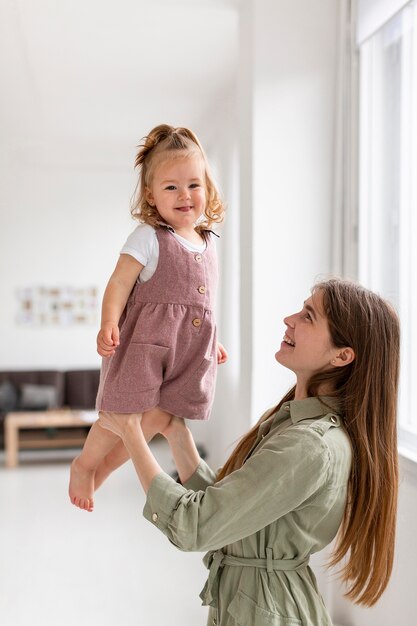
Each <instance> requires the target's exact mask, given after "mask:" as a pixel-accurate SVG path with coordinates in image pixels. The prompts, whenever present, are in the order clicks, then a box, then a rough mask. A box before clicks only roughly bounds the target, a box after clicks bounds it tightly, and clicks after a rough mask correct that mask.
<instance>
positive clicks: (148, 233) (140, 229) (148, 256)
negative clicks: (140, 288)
mask: <svg viewBox="0 0 417 626" xmlns="http://www.w3.org/2000/svg"><path fill="white" fill-rule="evenodd" d="M168 232H170V233H171V234H172V236H173V237H175V239H176V240H177V241H179V243H180V244H181V245H182V246H184V248H187V250H190V251H191V252H204V250H205V249H206V243H205V242H204V243H201V244H195V243H192V242H191V241H188V239H184V237H180V235H177V233H176V232H174V231H173V230H169V231H168ZM120 254H130V256H133V258H134V259H136V261H139V263H141V264H142V265H144V266H145V267H144V268H143V270H142V271H141V273H140V274H139V282H141V283H145V282H146V281H147V280H149V279H150V278H151V277H152V276H153V275H154V273H155V270H156V266H157V265H158V258H159V243H158V237H157V236H156V231H155V229H154V228H153V227H152V226H149V224H139V226H137V227H136V228H135V230H134V231H133V233H131V234H130V235H129V237H128V238H127V240H126V243H125V245H124V246H123V248H122V249H121V250H120Z"/></svg>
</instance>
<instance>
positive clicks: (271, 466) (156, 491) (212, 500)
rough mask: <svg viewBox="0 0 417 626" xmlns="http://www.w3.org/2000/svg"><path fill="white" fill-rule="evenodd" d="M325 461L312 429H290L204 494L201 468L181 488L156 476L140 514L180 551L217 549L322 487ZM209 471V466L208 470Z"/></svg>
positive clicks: (322, 447)
mask: <svg viewBox="0 0 417 626" xmlns="http://www.w3.org/2000/svg"><path fill="white" fill-rule="evenodd" d="M329 465H330V457H329V450H328V447H327V445H326V443H325V442H324V440H323V438H322V437H321V436H320V435H318V434H317V433H316V432H315V431H314V430H312V429H298V428H294V429H289V430H287V431H286V432H285V433H281V434H279V435H276V436H275V437H271V438H270V439H268V441H267V442H265V443H262V444H261V445H260V447H259V448H258V449H257V450H256V451H255V453H254V454H253V455H252V456H251V457H250V458H249V459H247V461H246V462H245V463H244V465H243V466H242V467H241V468H240V469H239V470H236V471H234V472H232V473H231V474H229V475H228V476H226V477H225V478H224V479H223V480H222V481H220V482H218V483H216V484H214V485H210V486H207V487H205V488H204V489H203V490H195V489H190V488H188V487H189V486H190V485H195V486H198V485H202V484H204V483H205V481H204V474H205V472H206V471H207V470H206V468H205V467H200V466H199V468H197V472H196V474H194V475H193V477H191V479H190V481H188V482H187V485H186V486H182V485H179V484H178V483H176V482H175V481H173V480H172V479H171V478H170V477H169V476H168V475H166V474H164V473H161V474H159V475H158V476H156V477H155V478H154V480H153V481H152V483H151V486H150V488H149V490H148V494H147V501H146V504H145V507H144V511H143V514H144V516H145V518H146V519H148V520H149V521H151V522H152V523H153V524H155V525H156V526H157V527H158V528H159V529H160V530H161V531H162V532H163V533H164V534H165V535H166V536H167V537H168V539H169V540H170V541H171V542H172V543H173V544H175V545H176V546H177V547H178V548H179V549H180V550H186V551H205V550H217V549H219V548H221V547H223V546H225V545H227V544H229V543H233V542H235V541H238V540H240V539H243V538H244V537H247V536H249V535H251V534H253V533H255V532H257V531H258V530H260V529H261V528H264V527H265V526H268V525H269V524H271V523H272V522H274V521H275V520H277V519H279V518H280V517H282V516H283V515H286V514H287V513H289V512H290V511H293V510H295V509H296V508H297V507H299V506H300V505H301V504H303V503H305V502H306V500H308V499H309V498H311V497H313V496H314V494H316V493H317V492H319V491H321V490H322V489H323V488H325V486H326V483H327V481H328V474H329ZM207 467H208V466H207Z"/></svg>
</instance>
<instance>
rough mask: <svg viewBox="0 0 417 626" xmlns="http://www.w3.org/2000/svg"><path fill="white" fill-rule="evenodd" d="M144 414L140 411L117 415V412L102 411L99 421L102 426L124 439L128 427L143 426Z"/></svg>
mask: <svg viewBox="0 0 417 626" xmlns="http://www.w3.org/2000/svg"><path fill="white" fill-rule="evenodd" d="M141 421H142V415H141V414H140V413H129V414H128V415H126V414H125V415H123V414H122V415H117V414H116V413H106V412H105V411H100V413H99V418H98V420H97V423H98V425H99V426H101V427H102V428H105V429H106V430H109V431H110V432H112V433H114V434H115V435H117V436H118V437H120V439H123V438H124V437H125V434H126V430H127V428H132V427H133V428H139V429H140V428H141Z"/></svg>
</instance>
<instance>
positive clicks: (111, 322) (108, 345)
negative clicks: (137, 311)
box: [97, 254, 144, 357]
mask: <svg viewBox="0 0 417 626" xmlns="http://www.w3.org/2000/svg"><path fill="white" fill-rule="evenodd" d="M143 267H144V266H143V265H142V264H141V263H139V261H137V260H136V259H134V258H133V256H130V254H121V255H120V257H119V260H118V262H117V265H116V268H115V270H114V272H113V274H112V275H111V277H110V280H109V282H108V284H107V287H106V291H105V292H104V297H103V305H102V309H101V328H100V331H99V333H98V335H97V352H98V353H99V354H100V355H101V356H105V357H107V356H111V355H112V354H113V353H114V351H115V349H116V348H117V346H118V345H119V326H118V324H119V319H120V316H121V314H122V312H123V309H124V308H125V306H126V302H127V299H128V297H129V295H130V292H131V291H132V289H133V286H134V284H135V282H136V280H137V278H138V276H139V274H140V272H141V271H142V269H143Z"/></svg>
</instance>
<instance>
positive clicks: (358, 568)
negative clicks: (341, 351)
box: [217, 279, 400, 606]
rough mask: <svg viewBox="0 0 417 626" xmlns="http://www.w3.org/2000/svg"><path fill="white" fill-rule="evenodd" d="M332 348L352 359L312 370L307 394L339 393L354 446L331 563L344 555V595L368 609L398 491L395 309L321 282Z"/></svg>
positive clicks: (353, 288) (388, 552) (247, 445)
mask: <svg viewBox="0 0 417 626" xmlns="http://www.w3.org/2000/svg"><path fill="white" fill-rule="evenodd" d="M317 291H320V292H321V293H322V294H323V304H324V311H325V315H326V317H327V321H328V325H329V330H330V336H331V340H332V343H333V345H334V346H335V347H338V348H343V347H347V346H349V347H351V348H353V350H354V352H355V359H354V361H352V363H350V364H349V365H346V366H345V367H339V368H332V369H331V370H329V371H326V372H321V373H319V374H316V375H314V376H313V377H312V378H311V379H310V381H309V386H308V396H313V397H314V396H317V395H319V390H320V388H323V385H326V388H327V387H328V386H330V388H332V389H333V393H332V394H329V393H328V392H327V391H326V396H329V395H333V396H334V397H336V398H338V401H339V404H340V414H341V417H342V419H343V424H344V427H345V429H346V431H347V433H348V434H349V437H350V441H351V445H352V453H353V458H352V469H351V474H350V478H349V484H348V495H347V504H346V508H345V512H344V517H343V520H342V524H341V527H340V529H339V533H338V540H337V545H336V548H335V551H334V553H333V555H332V558H331V560H330V563H329V565H331V566H333V565H336V564H337V563H340V562H341V561H342V560H343V559H345V557H346V561H345V562H344V563H345V564H344V567H343V568H342V570H341V578H342V580H343V581H344V582H345V583H347V585H348V590H347V593H346V595H347V597H348V598H350V599H351V600H353V601H354V602H356V603H357V604H364V605H366V606H372V605H373V604H375V602H376V601H377V600H378V598H379V597H380V596H381V595H382V593H383V592H384V590H385V588H386V586H387V585H388V582H389V579H390V576H391V572H392V566H393V559H394V543H395V526H396V514H397V495H398V453H397V395H398V378H399V352H400V327H399V320H398V316H397V314H396V313H395V311H394V309H393V308H392V306H391V305H390V304H389V303H387V302H386V301H385V300H383V299H382V298H380V297H379V296H378V295H376V294H374V293H373V292H371V291H369V290H367V289H365V288H363V287H361V286H359V285H356V284H355V283H352V282H350V281H345V280H338V279H332V280H328V281H324V282H321V283H318V284H317V285H316V286H315V287H314V289H313V294H314V293H315V292H317ZM294 394H295V387H293V388H292V389H291V390H290V391H289V392H288V393H287V394H286V396H285V397H284V398H283V399H282V400H281V402H280V403H279V404H278V406H276V407H274V408H273V409H271V410H270V411H268V413H267V414H266V415H264V416H263V417H262V418H261V419H260V421H259V422H258V424H256V425H255V426H254V427H253V428H252V429H251V430H250V431H249V432H248V433H247V434H246V435H245V436H244V437H243V438H242V439H241V441H240V442H239V443H238V445H237V447H236V449H235V450H234V451H233V452H232V454H231V456H230V458H229V459H228V461H227V462H226V464H225V465H224V467H223V468H222V470H221V472H220V474H219V476H218V477H217V480H221V479H222V478H223V477H224V476H226V475H228V474H230V473H231V472H232V471H234V470H235V469H238V468H239V467H241V466H242V465H243V463H244V460H245V458H246V456H247V454H249V451H250V450H251V448H252V445H253V444H254V442H255V440H256V437H257V432H258V428H259V425H260V424H261V423H262V422H263V421H264V420H266V419H268V417H270V416H271V415H272V414H273V413H274V412H275V411H277V410H278V409H279V408H280V407H281V406H282V404H283V403H285V402H288V401H290V400H293V399H294Z"/></svg>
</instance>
